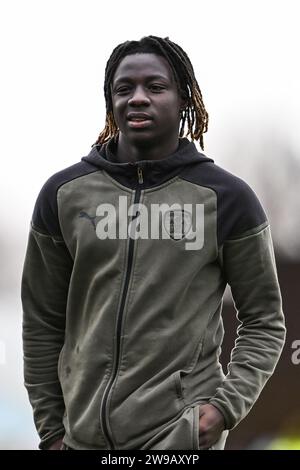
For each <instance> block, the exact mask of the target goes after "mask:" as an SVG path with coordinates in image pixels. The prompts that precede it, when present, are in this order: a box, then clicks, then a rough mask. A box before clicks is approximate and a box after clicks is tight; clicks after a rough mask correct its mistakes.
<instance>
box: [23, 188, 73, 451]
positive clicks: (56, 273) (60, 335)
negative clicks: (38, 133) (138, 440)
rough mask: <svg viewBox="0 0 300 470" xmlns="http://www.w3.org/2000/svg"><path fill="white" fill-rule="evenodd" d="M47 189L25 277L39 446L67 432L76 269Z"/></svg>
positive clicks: (27, 351)
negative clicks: (64, 374) (65, 383)
mask: <svg viewBox="0 0 300 470" xmlns="http://www.w3.org/2000/svg"><path fill="white" fill-rule="evenodd" d="M46 192H47V191H46V190H45V189H44V190H42V191H41V193H40V195H39V198H38V200H37V202H36V205H35V210H34V214H33V219H32V221H31V226H30V231H29V237H28V243H27V250H26V255H25V261H24V266H23V274H22V281H21V298H22V307H23V354H24V380H25V382H24V385H25V387H26V389H27V392H28V396H29V400H30V403H31V406H32V408H33V416H34V422H35V426H36V429H37V432H38V434H39V436H40V439H41V441H40V444H39V448H40V449H46V448H48V447H49V446H50V445H51V444H52V442H54V441H55V440H57V439H58V438H59V437H62V436H63V435H64V433H65V430H64V426H63V421H62V420H63V415H64V411H65V406H64V400H63V396H62V390H61V386H60V382H59V378H58V362H59V354H60V351H61V349H62V346H63V343H64V334H65V316H66V303H67V295H68V287H69V280H70V275H71V271H72V259H71V256H70V254H69V252H68V250H67V247H66V245H65V242H64V240H63V238H62V236H61V234H57V233H56V234H54V233H53V232H54V231H55V230H52V229H51V227H53V226H54V225H55V224H53V223H52V224H51V223H49V218H52V222H53V217H55V214H53V212H52V211H51V210H50V209H51V208H49V207H48V208H47V200H46V199H47V198H46V197H45V193H46ZM48 206H49V205H48ZM37 222H38V223H39V226H37V225H36V223H37Z"/></svg>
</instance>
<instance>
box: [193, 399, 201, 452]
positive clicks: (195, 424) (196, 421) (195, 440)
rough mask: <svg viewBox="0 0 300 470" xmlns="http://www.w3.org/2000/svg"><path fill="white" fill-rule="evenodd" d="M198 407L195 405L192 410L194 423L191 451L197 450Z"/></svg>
mask: <svg viewBox="0 0 300 470" xmlns="http://www.w3.org/2000/svg"><path fill="white" fill-rule="evenodd" d="M199 407H200V405H195V406H194V408H193V414H194V420H193V421H194V422H193V449H195V450H199V447H200V446H199Z"/></svg>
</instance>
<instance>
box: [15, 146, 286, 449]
mask: <svg viewBox="0 0 300 470" xmlns="http://www.w3.org/2000/svg"><path fill="white" fill-rule="evenodd" d="M115 146H116V140H115V139H110V141H109V142H108V143H106V144H103V145H102V146H98V145H94V146H93V147H92V149H91V151H90V152H89V154H88V155H86V156H85V157H83V158H82V159H81V161H80V162H78V163H76V164H74V165H72V166H70V167H68V168H66V169H64V170H62V171H59V172H58V173H55V174H54V175H53V176H51V177H50V178H49V179H48V180H47V181H46V183H45V184H44V186H43V187H42V189H41V191H40V193H39V195H38V198H37V200H36V203H35V207H34V211H33V215H32V220H31V226H30V232H29V239H28V246H27V251H26V257H25V262H24V268H23V276H22V304H23V345H24V377H25V386H26V388H27V391H28V394H29V399H30V402H31V405H32V407H33V413H34V420H35V425H36V428H37V431H38V433H39V436H40V445H39V446H40V448H41V449H45V448H47V447H49V446H50V445H51V443H52V442H54V441H55V440H56V439H57V438H59V437H61V436H63V437H64V442H65V443H66V445H68V446H70V447H72V448H74V449H119V450H124V449H149V450H154V449H155V450H158V449H199V442H198V432H199V419H198V418H199V409H200V407H201V404H202V403H208V402H209V403H211V404H213V405H214V406H215V407H217V408H218V409H219V410H220V411H221V413H222V414H223V416H224V419H225V424H226V429H225V431H224V432H223V433H222V436H221V437H220V440H219V442H217V443H216V446H215V447H214V446H213V447H212V448H218V445H219V446H220V447H221V448H223V446H224V442H225V439H226V437H227V434H228V431H229V430H230V429H233V428H234V427H235V426H236V425H237V424H238V423H239V422H240V421H241V420H242V419H243V418H244V417H245V416H246V415H247V413H248V412H249V410H250V409H251V407H252V406H253V404H254V403H255V401H256V400H257V398H258V397H259V394H260V392H261V390H262V389H263V387H264V385H265V383H266V381H267V380H268V378H269V377H270V376H271V375H272V373H273V372H274V368H275V366H276V364H277V361H278V359H279V357H280V354H281V351H282V348H283V345H284V341H285V334H286V329H285V323H284V316H283V312H282V302H281V294H280V288H279V284H278V278H277V272H276V266H275V259H274V252H273V245H272V239H271V233H270V226H269V222H268V219H267V216H266V214H265V212H264V210H263V208H262V206H261V204H260V202H259V201H258V199H257V196H256V195H255V193H254V192H253V190H252V189H251V188H250V187H249V186H248V185H247V184H246V183H245V182H244V181H243V180H242V179H240V178H238V177H236V176H235V175H233V174H231V173H229V172H227V171H225V170H224V169H222V168H220V167H219V166H217V165H216V164H215V163H214V161H213V160H212V159H211V158H208V157H207V156H205V155H204V154H202V153H200V152H199V151H198V150H197V148H196V146H195V144H194V143H193V142H190V141H189V140H188V139H187V138H182V139H179V146H178V149H177V150H176V152H175V153H173V154H172V155H170V156H168V157H167V158H164V159H161V160H155V161H150V160H141V161H139V162H136V163H132V162H128V163H118V161H117V158H116V147H115ZM152 211H153V213H152ZM157 214H158V215H157ZM227 284H229V286H230V288H231V292H232V296H233V300H234V304H235V307H236V312H237V317H238V320H239V322H240V323H239V326H238V330H237V338H236V341H235V345H234V348H233V350H232V352H231V358H230V363H229V364H228V370H227V371H226V374H225V373H224V372H223V370H222V367H221V364H220V362H219V356H220V352H221V344H222V339H223V335H224V329H223V322H222V302H223V295H224V290H225V287H226V285H227Z"/></svg>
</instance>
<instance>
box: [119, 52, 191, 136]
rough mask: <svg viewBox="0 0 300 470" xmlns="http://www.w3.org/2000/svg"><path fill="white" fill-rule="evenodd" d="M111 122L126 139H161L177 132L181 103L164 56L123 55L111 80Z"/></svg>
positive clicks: (146, 54) (176, 134) (150, 54)
mask: <svg viewBox="0 0 300 470" xmlns="http://www.w3.org/2000/svg"><path fill="white" fill-rule="evenodd" d="M111 95H112V103H113V114H114V118H115V122H116V124H117V126H118V127H119V129H120V133H122V134H123V135H124V137H125V138H126V139H128V141H129V142H131V143H133V144H134V143H135V144H142V143H146V144H150V143H154V144H155V143H159V142H164V141H166V140H168V139H170V138H174V137H177V138H178V133H179V123H180V109H182V107H184V99H183V97H181V95H180V93H179V91H178V88H177V84H176V82H175V79H174V76H173V73H172V69H171V68H170V66H169V64H168V62H167V60H166V59H165V58H164V57H161V56H159V55H157V54H153V53H138V54H131V55H127V56H125V57H124V58H123V59H122V60H121V62H120V63H119V65H118V67H117V69H116V72H115V74H114V77H113V80H112V84H111Z"/></svg>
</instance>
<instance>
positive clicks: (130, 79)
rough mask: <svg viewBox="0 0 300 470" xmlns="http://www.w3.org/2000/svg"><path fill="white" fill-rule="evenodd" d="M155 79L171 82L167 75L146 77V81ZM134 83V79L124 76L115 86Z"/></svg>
mask: <svg viewBox="0 0 300 470" xmlns="http://www.w3.org/2000/svg"><path fill="white" fill-rule="evenodd" d="M155 79H159V80H165V81H167V82H169V81H170V79H169V78H168V77H166V76H165V75H159V74H155V75H148V76H147V77H146V80H155ZM132 81H133V79H132V77H127V76H125V75H124V76H123V77H122V76H121V77H119V78H118V79H117V80H116V81H115V82H114V83H113V84H114V85H117V84H118V83H120V82H132Z"/></svg>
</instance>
